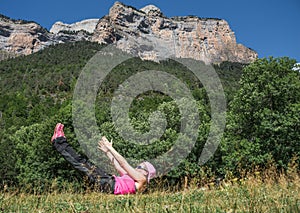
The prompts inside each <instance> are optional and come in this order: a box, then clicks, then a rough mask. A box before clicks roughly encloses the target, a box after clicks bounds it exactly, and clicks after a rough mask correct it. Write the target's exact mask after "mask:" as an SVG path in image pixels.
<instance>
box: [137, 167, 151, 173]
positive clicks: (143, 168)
mask: <svg viewBox="0 0 300 213" xmlns="http://www.w3.org/2000/svg"><path fill="white" fill-rule="evenodd" d="M136 168H137V169H142V170H144V171H146V172H148V170H147V169H146V168H145V167H143V166H137V167H136ZM148 173H149V172H148Z"/></svg>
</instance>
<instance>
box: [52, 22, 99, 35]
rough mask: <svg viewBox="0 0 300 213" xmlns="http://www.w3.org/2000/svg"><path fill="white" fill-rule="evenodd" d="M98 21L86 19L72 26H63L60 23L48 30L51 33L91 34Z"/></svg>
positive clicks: (63, 24)
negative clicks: (78, 32)
mask: <svg viewBox="0 0 300 213" xmlns="http://www.w3.org/2000/svg"><path fill="white" fill-rule="evenodd" d="M98 21H99V19H86V20H83V21H80V22H76V23H74V24H65V23H62V22H61V21H58V22H56V23H55V24H54V25H53V26H52V27H51V29H50V32H51V33H59V32H61V31H73V32H76V31H86V32H88V33H93V32H94V30H95V27H96V25H97V23H98Z"/></svg>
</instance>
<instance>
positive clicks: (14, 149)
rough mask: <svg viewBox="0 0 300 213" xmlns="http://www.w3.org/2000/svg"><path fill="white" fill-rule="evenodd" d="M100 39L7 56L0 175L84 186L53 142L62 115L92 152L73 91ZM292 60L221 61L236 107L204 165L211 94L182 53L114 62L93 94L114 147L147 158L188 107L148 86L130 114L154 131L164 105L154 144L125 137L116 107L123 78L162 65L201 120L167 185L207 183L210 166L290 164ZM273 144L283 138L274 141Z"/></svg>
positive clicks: (166, 140) (2, 66)
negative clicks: (78, 125)
mask: <svg viewBox="0 0 300 213" xmlns="http://www.w3.org/2000/svg"><path fill="white" fill-rule="evenodd" d="M101 48H103V46H101V45H99V44H97V43H92V42H76V43H66V44H59V45H55V46H50V47H48V48H46V49H44V50H42V51H39V52H37V53H34V54H32V55H28V56H20V57H16V58H12V59H6V60H2V61H0V126H1V129H0V150H1V154H0V164H1V165H2V166H1V168H0V183H5V184H7V183H8V184H11V185H18V186H27V185H31V186H32V185H33V186H35V187H38V189H39V190H43V189H44V188H46V187H49V185H51V184H52V181H53V180H54V179H55V180H56V181H57V182H58V183H57V184H58V187H63V186H64V185H65V183H66V182H69V183H72V184H73V185H75V187H82V186H81V184H82V180H81V174H79V173H78V172H76V171H74V170H72V169H71V168H70V165H69V164H68V163H67V162H65V160H64V159H62V158H61V157H60V156H58V154H57V152H55V151H54V150H53V149H52V147H51V145H50V143H49V141H50V138H51V136H52V133H53V128H54V126H55V124H56V123H57V122H63V123H64V124H65V127H66V128H65V132H66V135H67V137H68V139H69V142H70V143H71V144H72V145H74V147H75V148H76V149H77V150H78V151H79V152H82V153H83V152H84V151H83V150H82V149H81V147H80V146H79V144H78V140H77V137H76V135H75V133H74V129H73V123H72V98H73V90H74V88H75V85H76V81H77V78H78V76H79V74H80V73H81V71H82V69H83V68H84V66H85V65H86V64H87V62H88V61H89V60H90V59H91V58H92V57H93V56H94V55H95V54H96V53H97V52H98V51H99V50H101ZM294 63H295V61H294V60H292V59H288V58H281V59H273V58H270V59H260V60H257V62H254V63H253V64H251V65H244V64H239V63H232V62H223V63H222V64H219V65H214V69H215V70H216V72H217V74H218V75H219V78H220V80H221V82H222V86H223V88H224V91H225V95H226V101H227V105H228V111H227V114H228V115H227V120H226V121H227V125H226V129H225V134H224V137H223V139H222V142H221V144H220V147H219V149H218V150H217V152H216V154H215V155H214V157H213V159H211V160H210V161H209V162H208V163H207V164H206V165H205V166H199V165H198V160H199V157H200V154H201V150H202V148H203V146H204V144H205V142H206V139H207V137H208V134H209V131H210V129H209V128H210V119H211V114H210V110H211V109H210V103H209V100H208V97H207V93H206V91H205V89H204V88H203V86H202V84H201V82H200V81H199V80H198V79H197V78H196V76H195V75H194V74H193V73H192V72H191V71H189V70H188V69H187V68H186V67H184V66H183V65H182V64H179V63H178V62H176V61H174V60H166V61H162V62H160V63H156V62H152V61H142V60H141V59H139V58H131V59H129V60H127V61H125V62H124V63H122V64H120V65H118V66H117V67H115V68H114V69H113V70H112V72H110V73H109V75H108V76H107V77H106V79H105V81H104V82H105V83H103V85H101V87H100V90H99V92H98V96H97V100H96V103H95V106H96V118H97V123H98V126H99V130H101V133H102V134H104V135H107V136H109V137H110V138H111V139H113V140H114V144H115V147H116V149H118V151H120V153H121V154H123V155H124V156H125V157H131V158H135V159H148V158H151V157H153V158H154V157H155V156H157V155H159V154H162V153H164V152H166V151H168V150H169V149H170V148H171V147H172V146H173V145H174V141H176V139H177V137H178V134H179V133H178V131H179V130H180V113H179V108H178V106H176V103H175V102H174V101H173V100H172V99H171V98H170V97H168V96H167V95H165V94H161V93H159V92H155V91H151V92H146V93H144V94H140V95H139V96H138V97H137V98H136V99H135V100H134V101H133V102H132V104H131V108H130V111H129V117H130V119H131V122H132V125H133V126H134V128H135V129H136V130H138V131H139V132H141V133H145V132H148V131H149V130H150V128H151V127H150V123H149V121H148V118H149V115H150V114H151V113H152V112H153V111H156V110H157V109H158V110H160V111H161V112H164V113H165V116H166V119H167V121H168V124H167V126H166V130H165V133H164V134H163V135H162V137H161V138H160V140H158V141H155V142H154V143H151V144H150V145H149V146H146V147H145V146H141V145H137V144H134V143H130V141H126V140H124V139H123V138H122V137H120V136H119V135H118V133H117V131H116V130H115V126H114V124H113V122H112V119H111V114H110V113H111V112H110V104H111V100H112V97H113V93H114V91H115V90H116V89H117V88H118V85H120V84H121V83H122V82H123V81H124V80H126V79H128V78H129V77H130V76H132V75H134V74H136V73H138V72H140V71H145V70H161V71H164V72H167V73H170V74H172V75H173V76H175V77H177V78H178V79H180V80H181V81H182V82H184V83H185V84H186V85H187V87H188V88H189V90H190V91H191V92H192V95H193V97H194V99H195V100H196V102H197V107H198V111H199V117H200V120H201V121H200V124H199V136H198V138H197V141H196V144H195V146H194V147H193V148H192V150H191V153H190V154H189V155H188V156H187V158H186V159H184V160H183V161H182V162H181V164H180V166H179V167H178V168H175V169H174V170H172V171H171V172H170V173H169V174H168V175H167V177H166V178H167V179H168V181H169V182H168V184H173V183H178V181H179V180H182V178H183V177H184V176H187V177H189V178H196V179H197V180H198V181H199V183H200V182H201V176H202V175H203V174H205V175H206V176H207V177H209V178H210V177H215V176H221V177H225V175H226V174H227V173H228V172H231V173H232V174H235V175H241V174H240V171H241V169H245V170H248V171H250V170H251V169H252V168H253V166H257V167H259V168H261V167H263V165H265V164H266V163H267V162H269V161H272V160H273V161H275V165H276V166H278V169H282V168H286V166H287V165H288V163H289V161H290V159H292V157H294V156H298V155H299V151H300V148H299V146H298V145H297V141H299V140H298V139H299V133H298V132H300V131H297V130H299V122H297V121H299V117H300V116H298V115H299V111H300V109H299V98H300V95H299V91H300V88H299V87H300V86H299V72H295V71H293V70H292V67H293V64H294ZM213 80H214V79H212V81H213ZM249 85H250V86H249ZM255 97H258V98H255ZM297 119H298V120H297ZM83 125H84V124H83ZM285 138H286V139H287V140H285ZM274 143H275V144H276V146H273V145H271V144H274ZM141 148H142V149H141ZM92 149H93V150H94V149H95V148H92ZM141 150H142V151H141ZM92 154H93V153H92ZM239 166H241V167H239ZM209 178H208V179H209Z"/></svg>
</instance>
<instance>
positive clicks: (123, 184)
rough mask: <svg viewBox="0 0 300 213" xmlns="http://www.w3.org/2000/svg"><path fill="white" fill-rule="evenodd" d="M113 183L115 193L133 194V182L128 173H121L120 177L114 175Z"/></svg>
mask: <svg viewBox="0 0 300 213" xmlns="http://www.w3.org/2000/svg"><path fill="white" fill-rule="evenodd" d="M114 177H115V180H116V183H115V191H114V194H115V195H124V194H135V192H136V190H135V184H134V183H135V182H134V180H133V179H132V178H131V177H130V176H129V175H122V176H121V177H118V176H114Z"/></svg>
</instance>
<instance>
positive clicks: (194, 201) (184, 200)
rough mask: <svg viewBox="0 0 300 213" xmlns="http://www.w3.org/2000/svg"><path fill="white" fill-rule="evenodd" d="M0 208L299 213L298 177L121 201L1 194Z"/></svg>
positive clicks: (257, 178)
mask: <svg viewBox="0 0 300 213" xmlns="http://www.w3.org/2000/svg"><path fill="white" fill-rule="evenodd" d="M158 188H159V187H158ZM0 206H1V209H0V212H80V213H88V212H151V213H154V212H300V177H299V174H298V173H293V174H292V175H291V174H287V175H277V176H276V177H274V174H273V175H272V177H269V176H268V175H264V176H262V175H254V176H253V177H248V178H247V179H246V180H237V179H233V180H231V181H226V182H225V181H224V182H222V184H221V185H220V186H219V187H215V186H213V185H212V184H208V185H206V186H203V187H189V188H186V189H185V190H180V191H175V192H174V191H173V192H171V191H170V190H166V191H162V190H159V189H153V190H151V191H150V192H148V193H146V194H137V195H126V196H114V195H106V194H101V193H96V192H85V193H75V192H67V191H66V192H60V193H57V192H55V191H54V192H51V193H44V194H34V193H30V194H28V193H23V192H17V191H12V192H9V191H5V190H2V193H1V195H0Z"/></svg>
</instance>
